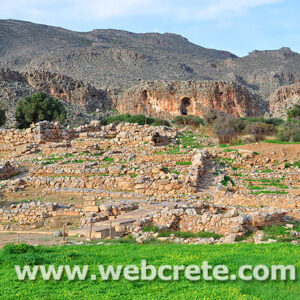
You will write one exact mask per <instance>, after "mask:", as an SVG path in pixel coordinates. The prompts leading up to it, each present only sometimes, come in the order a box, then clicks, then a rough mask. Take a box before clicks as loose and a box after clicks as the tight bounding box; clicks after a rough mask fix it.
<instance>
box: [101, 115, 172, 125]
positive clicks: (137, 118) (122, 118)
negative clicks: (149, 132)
mask: <svg viewBox="0 0 300 300" xmlns="http://www.w3.org/2000/svg"><path fill="white" fill-rule="evenodd" d="M100 122H101V124H102V125H108V124H111V123H115V124H119V123H121V122H128V123H137V124H139V125H145V124H148V125H152V126H170V124H169V122H168V121H166V120H162V119H158V118H151V117H147V116H145V115H142V114H138V115H131V114H129V113H126V114H119V115H114V116H109V117H105V118H102V119H101V120H100Z"/></svg>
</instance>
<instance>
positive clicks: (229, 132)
mask: <svg viewBox="0 0 300 300" xmlns="http://www.w3.org/2000/svg"><path fill="white" fill-rule="evenodd" d="M243 129H244V123H243V121H242V120H240V119H239V118H234V117H233V116H231V115H229V114H226V113H224V114H222V115H219V117H218V118H217V119H215V121H214V122H213V130H214V132H215V134H216V135H217V136H218V138H219V142H220V143H221V144H227V143H229V144H231V143H232V138H233V137H235V136H237V135H238V134H239V133H240V132H241V131H242V130H243Z"/></svg>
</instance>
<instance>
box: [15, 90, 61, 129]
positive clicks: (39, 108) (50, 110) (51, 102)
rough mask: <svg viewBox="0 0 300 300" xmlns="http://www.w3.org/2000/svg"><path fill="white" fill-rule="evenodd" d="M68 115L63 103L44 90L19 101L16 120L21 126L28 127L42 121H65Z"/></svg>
mask: <svg viewBox="0 0 300 300" xmlns="http://www.w3.org/2000/svg"><path fill="white" fill-rule="evenodd" d="M66 117H67V113H66V110H65V108H64V106H63V104H62V103H61V102H60V101H59V100H57V99H55V98H53V97H51V96H49V95H48V94H46V93H44V92H38V93H35V94H33V95H31V96H28V97H26V98H25V99H24V100H22V101H20V102H18V104H17V109H16V120H17V124H18V127H19V128H27V127H29V126H30V124H32V123H37V122H40V121H44V120H47V121H58V122H60V123H64V122H65V120H66Z"/></svg>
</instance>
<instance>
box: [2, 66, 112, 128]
mask: <svg viewBox="0 0 300 300" xmlns="http://www.w3.org/2000/svg"><path fill="white" fill-rule="evenodd" d="M38 91H43V92H46V93H48V94H50V95H51V96H53V97H56V98H57V99H59V100H61V101H62V102H63V104H64V105H65V108H66V109H67V111H68V121H69V123H71V124H81V123H83V122H88V121H90V120H91V119H92V118H93V115H92V113H95V112H97V111H99V113H101V112H102V113H103V112H105V111H107V110H109V109H110V108H111V105H112V103H111V99H110V97H109V95H108V94H107V93H106V92H105V91H103V90H99V89H96V88H95V87H93V86H92V85H90V84H88V83H85V82H83V81H76V80H73V79H72V78H70V77H67V76H64V75H60V74H55V73H50V72H44V71H41V72H38V71H32V72H25V73H20V72H16V71H11V70H9V69H4V68H2V69H0V100H1V101H3V102H4V104H5V107H6V109H7V118H8V124H7V125H8V126H9V127H10V126H13V125H14V122H15V118H14V115H15V108H16V104H17V102H18V101H20V100H22V99H24V98H25V97H26V96H29V95H32V94H34V93H36V92H38Z"/></svg>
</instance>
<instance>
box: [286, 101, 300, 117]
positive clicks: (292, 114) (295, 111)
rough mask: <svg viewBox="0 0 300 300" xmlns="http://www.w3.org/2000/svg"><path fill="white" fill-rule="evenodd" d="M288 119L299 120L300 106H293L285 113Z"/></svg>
mask: <svg viewBox="0 0 300 300" xmlns="http://www.w3.org/2000/svg"><path fill="white" fill-rule="evenodd" d="M287 115H288V118H289V119H300V104H295V105H294V107H293V108H292V109H290V110H289V111H288V112H287Z"/></svg>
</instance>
